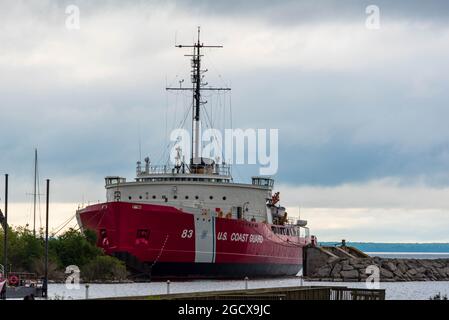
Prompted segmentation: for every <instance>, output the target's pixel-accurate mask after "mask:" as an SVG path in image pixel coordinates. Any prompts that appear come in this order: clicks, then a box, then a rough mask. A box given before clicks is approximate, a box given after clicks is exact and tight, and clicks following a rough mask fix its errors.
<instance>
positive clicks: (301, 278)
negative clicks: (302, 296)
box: [299, 276, 304, 287]
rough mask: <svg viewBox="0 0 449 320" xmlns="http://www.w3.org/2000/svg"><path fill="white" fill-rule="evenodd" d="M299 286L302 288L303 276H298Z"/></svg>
mask: <svg viewBox="0 0 449 320" xmlns="http://www.w3.org/2000/svg"><path fill="white" fill-rule="evenodd" d="M299 286H300V287H303V286H304V277H303V276H299Z"/></svg>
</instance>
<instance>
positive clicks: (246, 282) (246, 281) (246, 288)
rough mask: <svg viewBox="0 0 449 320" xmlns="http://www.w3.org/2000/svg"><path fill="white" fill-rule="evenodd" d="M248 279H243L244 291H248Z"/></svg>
mask: <svg viewBox="0 0 449 320" xmlns="http://www.w3.org/2000/svg"><path fill="white" fill-rule="evenodd" d="M248 280H249V279H248V277H245V290H248Z"/></svg>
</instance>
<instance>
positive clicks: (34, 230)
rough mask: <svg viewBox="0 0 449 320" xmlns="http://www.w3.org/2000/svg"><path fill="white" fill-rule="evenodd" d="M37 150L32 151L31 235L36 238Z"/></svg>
mask: <svg viewBox="0 0 449 320" xmlns="http://www.w3.org/2000/svg"><path fill="white" fill-rule="evenodd" d="M36 198H37V149H34V191H33V200H34V202H33V235H34V236H36V200H37V199H36Z"/></svg>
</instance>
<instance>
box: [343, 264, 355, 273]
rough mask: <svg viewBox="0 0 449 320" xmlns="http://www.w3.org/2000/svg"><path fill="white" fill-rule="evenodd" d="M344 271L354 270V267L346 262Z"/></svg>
mask: <svg viewBox="0 0 449 320" xmlns="http://www.w3.org/2000/svg"><path fill="white" fill-rule="evenodd" d="M342 270H343V271H349V270H354V267H353V266H351V265H350V264H344V265H343V267H342Z"/></svg>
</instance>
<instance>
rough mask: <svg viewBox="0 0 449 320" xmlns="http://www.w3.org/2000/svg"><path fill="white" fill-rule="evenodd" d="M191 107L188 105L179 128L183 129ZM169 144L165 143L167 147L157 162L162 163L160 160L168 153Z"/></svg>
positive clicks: (170, 142)
mask: <svg viewBox="0 0 449 320" xmlns="http://www.w3.org/2000/svg"><path fill="white" fill-rule="evenodd" d="M192 106H193V104H192V105H190V107H189V109H188V111H187V112H186V114H185V117H184V119H183V120H182V122H181V126H180V127H181V128H182V127H184V124H185V122H186V120H187V117H188V116H189V114H190V110H191V109H192ZM171 144H172V141H169V142H168V143H167V146H166V147H165V149H164V151H163V153H162V155H161V157H160V159H159V161H158V162H162V159H164V158H165V154H166V153H167V151H168V149H169V148H170V145H171ZM169 160H170V159H168V160H167V162H168V161H169Z"/></svg>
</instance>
